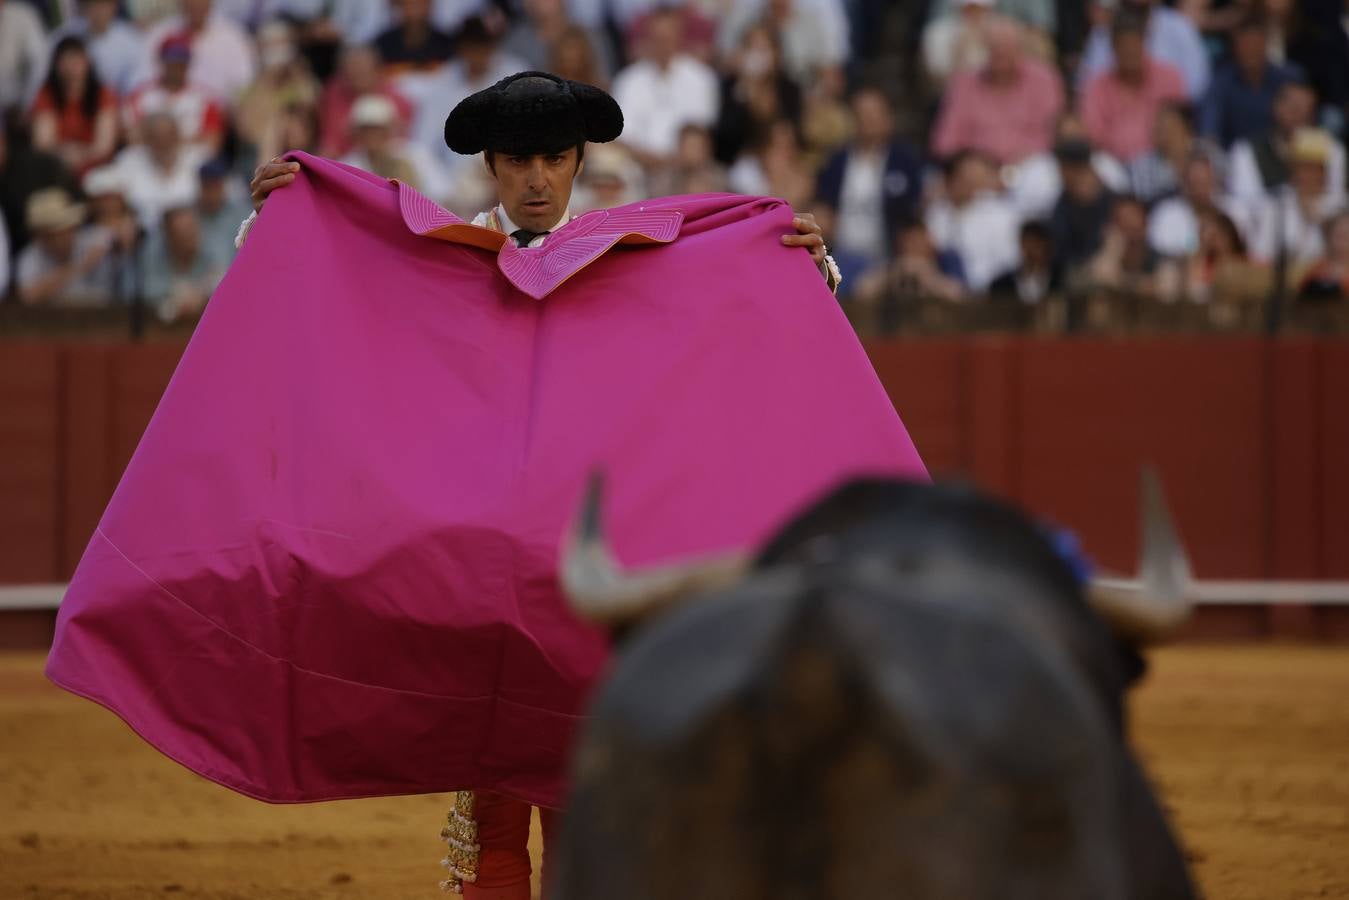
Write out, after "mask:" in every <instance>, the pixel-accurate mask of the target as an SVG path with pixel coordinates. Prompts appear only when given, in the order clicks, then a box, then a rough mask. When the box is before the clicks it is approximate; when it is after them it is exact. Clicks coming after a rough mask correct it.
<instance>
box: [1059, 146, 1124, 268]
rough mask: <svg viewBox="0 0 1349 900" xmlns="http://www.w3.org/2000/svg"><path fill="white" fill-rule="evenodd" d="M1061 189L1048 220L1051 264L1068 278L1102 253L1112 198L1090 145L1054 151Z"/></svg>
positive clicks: (1113, 203) (1113, 200)
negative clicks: (1093, 158)
mask: <svg viewBox="0 0 1349 900" xmlns="http://www.w3.org/2000/svg"><path fill="white" fill-rule="evenodd" d="M1054 156H1055V157H1056V158H1057V159H1058V163H1059V178H1060V182H1061V183H1062V185H1063V189H1062V191H1061V192H1060V194H1059V199H1058V201H1057V202H1056V203H1055V204H1054V209H1053V212H1052V213H1051V214H1050V218H1049V233H1050V237H1051V238H1052V240H1053V244H1054V263H1055V265H1057V266H1058V267H1059V268H1060V269H1061V270H1062V271H1063V273H1064V276H1065V277H1071V276H1072V275H1073V273H1074V272H1075V270H1077V269H1078V268H1079V267H1081V266H1083V265H1085V264H1086V263H1087V261H1088V260H1090V259H1091V258H1092V257H1093V256H1095V255H1096V253H1097V251H1099V250H1100V249H1101V243H1102V241H1104V239H1105V228H1106V225H1107V223H1109V221H1110V213H1111V210H1112V209H1113V208H1114V206H1115V195H1114V194H1113V193H1112V192H1111V191H1110V189H1109V188H1107V187H1106V185H1105V183H1104V182H1103V181H1102V180H1101V176H1100V175H1098V174H1097V172H1096V167H1095V166H1094V165H1092V149H1091V145H1090V144H1088V143H1087V142H1086V141H1083V140H1080V139H1069V140H1065V141H1061V142H1060V143H1059V144H1058V146H1056V147H1055V148H1054Z"/></svg>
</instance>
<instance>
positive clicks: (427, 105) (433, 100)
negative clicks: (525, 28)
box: [412, 16, 528, 171]
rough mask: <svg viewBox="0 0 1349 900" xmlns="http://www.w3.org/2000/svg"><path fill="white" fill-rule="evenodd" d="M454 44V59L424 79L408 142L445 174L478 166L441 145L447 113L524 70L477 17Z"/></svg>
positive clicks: (466, 157) (524, 65) (464, 25)
mask: <svg viewBox="0 0 1349 900" xmlns="http://www.w3.org/2000/svg"><path fill="white" fill-rule="evenodd" d="M454 44H455V57H456V58H455V60H454V61H453V62H452V63H450V64H449V65H448V66H446V67H444V68H443V69H441V70H439V71H438V72H436V73H435V74H434V75H432V76H428V85H427V92H426V94H425V96H424V97H423V99H422V101H421V103H420V104H419V106H418V112H417V117H416V119H415V120H414V124H413V127H412V140H413V141H414V142H415V143H417V144H418V145H419V147H420V150H421V152H422V153H424V154H425V155H427V156H430V157H432V158H434V159H435V161H436V164H437V165H438V166H440V167H441V168H442V169H444V170H445V171H453V170H454V169H457V168H459V167H461V166H473V167H474V168H481V166H482V163H481V162H480V161H479V160H478V159H477V158H476V157H472V156H463V155H462V154H459V153H455V152H454V151H452V150H450V148H449V147H447V146H446V145H445V116H446V114H447V113H448V111H449V110H451V109H454V107H455V106H457V105H458V104H459V101H460V100H463V99H464V98H465V97H467V96H468V95H469V94H474V93H477V92H478V91H480V90H483V89H485V88H488V87H491V86H492V85H494V84H496V83H497V82H498V81H500V80H501V79H503V78H505V77H506V76H507V75H512V74H514V73H516V72H520V71H523V70H525V69H527V68H528V66H527V65H526V64H525V63H524V62H523V61H522V60H520V59H517V58H516V57H514V56H512V55H511V54H509V53H507V52H505V51H503V50H501V49H499V48H498V46H497V39H496V36H495V35H493V34H492V32H491V31H489V30H488V28H487V23H486V22H484V21H483V20H482V19H481V18H479V17H478V16H472V17H470V18H468V19H466V20H465V21H464V24H463V26H462V27H461V28H460V29H459V32H458V33H457V34H456V35H455V41H454Z"/></svg>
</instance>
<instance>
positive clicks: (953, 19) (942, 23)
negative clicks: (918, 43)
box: [923, 0, 994, 93]
mask: <svg viewBox="0 0 1349 900" xmlns="http://www.w3.org/2000/svg"><path fill="white" fill-rule="evenodd" d="M993 4H994V0H956V3H955V6H956V10H955V14H954V15H946V16H942V17H940V18H937V19H935V20H933V21H930V22H928V24H927V26H926V27H925V28H924V29H923V68H924V71H925V72H926V74H927V78H928V82H929V84H930V85H931V86H932V87H933V88H934V89H935V91H936V92H938V93H940V92H941V91H942V90H943V89H944V88H945V86H946V84H947V82H948V81H949V80H950V79H951V78H952V77H954V76H955V75H957V74H958V73H961V72H977V71H978V70H980V69H982V68H983V67H984V66H986V65H988V21H989V19H990V18H991V17H992V15H993V12H992V10H993Z"/></svg>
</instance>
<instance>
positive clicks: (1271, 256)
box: [1251, 128, 1344, 271]
mask: <svg viewBox="0 0 1349 900" xmlns="http://www.w3.org/2000/svg"><path fill="white" fill-rule="evenodd" d="M1335 144H1336V142H1335V139H1334V138H1333V137H1331V135H1330V133H1329V132H1327V131H1325V130H1324V129H1321V128H1302V129H1299V130H1298V131H1297V132H1296V133H1295V134H1294V135H1293V137H1292V140H1291V141H1290V143H1289V148H1288V168H1289V177H1288V183H1287V184H1285V185H1283V186H1282V187H1280V188H1279V189H1278V190H1277V191H1275V192H1274V193H1273V194H1272V195H1270V196H1267V197H1266V198H1265V200H1264V201H1263V202H1262V203H1261V204H1260V207H1259V208H1258V209H1257V210H1256V213H1255V220H1254V230H1253V232H1252V235H1251V252H1252V254H1253V255H1254V256H1255V258H1256V259H1259V260H1262V261H1264V262H1269V263H1274V262H1278V261H1279V260H1285V261H1287V263H1288V264H1289V271H1292V269H1293V268H1296V267H1298V266H1306V265H1310V264H1312V263H1314V262H1315V261H1316V260H1317V259H1319V258H1320V257H1321V255H1322V254H1323V253H1325V241H1324V239H1323V236H1322V233H1321V225H1322V223H1324V222H1325V221H1326V220H1327V219H1329V218H1330V216H1331V215H1332V214H1333V213H1335V212H1338V211H1339V209H1340V208H1341V207H1342V206H1343V204H1344V198H1343V195H1342V194H1335V193H1332V192H1331V191H1329V190H1328V189H1327V188H1328V182H1329V167H1330V160H1331V153H1332V150H1333V148H1334V147H1335Z"/></svg>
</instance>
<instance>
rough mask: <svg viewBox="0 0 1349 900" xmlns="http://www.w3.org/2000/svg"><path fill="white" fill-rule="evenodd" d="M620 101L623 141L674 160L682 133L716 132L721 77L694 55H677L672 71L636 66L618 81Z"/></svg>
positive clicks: (643, 64)
mask: <svg viewBox="0 0 1349 900" xmlns="http://www.w3.org/2000/svg"><path fill="white" fill-rule="evenodd" d="M614 99H615V100H617V101H618V105H619V108H620V109H622V110H623V140H624V141H625V142H627V143H628V144H631V145H632V146H634V147H637V148H638V149H641V150H645V151H646V152H648V153H654V154H656V155H658V156H670V155H672V154H673V153H674V151H675V147H676V145H677V144H678V142H679V129H681V128H683V127H684V126H685V125H688V124H689V123H694V124H697V125H706V126H708V127H711V126H712V125H713V123H715V122H716V120H717V112H718V108H719V107H720V105H721V87H720V84H719V83H718V82H717V76H716V73H715V72H713V71H712V69H711V68H710V67H708V66H707V65H706V64H705V63H702V62H699V61H698V60H696V59H694V58H693V57H691V56H684V55H680V56H676V57H675V58H674V59H673V60H671V62H670V65H669V68H666V69H661V68H660V67H659V66H657V65H656V64H655V63H653V62H649V61H646V60H642V61H640V62H635V63H633V64H632V65H630V66H628V67H627V68H626V69H624V70H623V71H621V72H619V73H618V76H617V77H616V78H615V79H614Z"/></svg>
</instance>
